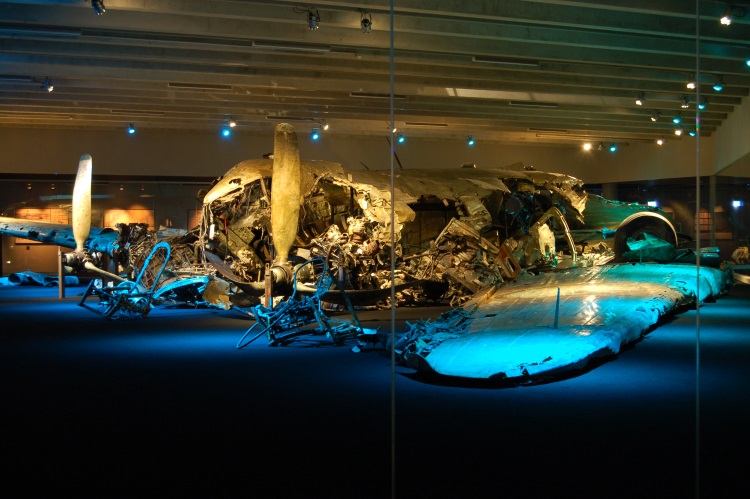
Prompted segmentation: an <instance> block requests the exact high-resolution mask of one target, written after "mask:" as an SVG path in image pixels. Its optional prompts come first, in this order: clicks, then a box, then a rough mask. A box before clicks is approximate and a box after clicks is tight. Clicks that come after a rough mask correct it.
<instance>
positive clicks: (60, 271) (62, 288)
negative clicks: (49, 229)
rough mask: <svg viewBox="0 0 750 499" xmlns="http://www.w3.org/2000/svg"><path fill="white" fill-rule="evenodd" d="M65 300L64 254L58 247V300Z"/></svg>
mask: <svg viewBox="0 0 750 499" xmlns="http://www.w3.org/2000/svg"><path fill="white" fill-rule="evenodd" d="M63 298H65V269H64V268H63V252H62V248H61V247H60V246H58V247H57V299H58V300H62V299H63Z"/></svg>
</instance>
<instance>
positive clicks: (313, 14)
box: [307, 8, 320, 29]
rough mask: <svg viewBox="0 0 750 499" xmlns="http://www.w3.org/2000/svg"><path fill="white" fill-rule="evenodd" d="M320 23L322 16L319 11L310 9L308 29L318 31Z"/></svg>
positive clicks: (308, 12)
mask: <svg viewBox="0 0 750 499" xmlns="http://www.w3.org/2000/svg"><path fill="white" fill-rule="evenodd" d="M319 22H320V14H319V13H318V11H317V9H314V8H312V9H308V11H307V28H308V29H318V28H319V26H318V23H319Z"/></svg>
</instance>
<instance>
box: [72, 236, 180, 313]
mask: <svg viewBox="0 0 750 499" xmlns="http://www.w3.org/2000/svg"><path fill="white" fill-rule="evenodd" d="M170 257H171V247H170V245H169V243H167V242H166V241H161V242H159V243H156V244H155V245H154V246H153V248H152V249H151V252H150V253H149V255H148V257H147V258H146V260H145V262H144V263H143V266H142V267H141V271H140V273H139V274H138V276H137V277H136V279H135V280H134V281H122V282H120V283H118V284H117V285H114V286H101V287H99V286H98V284H99V283H100V282H101V281H100V280H96V279H95V280H92V281H91V282H90V283H89V286H88V288H86V291H85V292H84V293H83V295H82V296H81V299H80V301H79V302H78V305H79V306H81V307H83V308H85V309H87V310H90V311H92V312H94V313H97V314H99V315H101V316H103V317H105V318H107V319H114V318H119V317H141V318H145V317H146V316H147V315H148V313H149V312H150V311H151V307H152V299H153V295H154V290H155V289H156V286H157V284H158V283H159V280H160V279H161V276H162V274H163V273H164V269H165V268H166V267H167V264H168V263H169V259H170ZM152 265H153V267H154V268H156V267H158V270H156V271H154V268H152ZM146 282H148V283H151V284H150V287H148V288H147V287H146V285H144V283H146ZM90 296H96V297H97V298H98V302H97V303H96V305H93V306H92V305H91V304H87V303H86V300H87V299H88V298H89V297H90Z"/></svg>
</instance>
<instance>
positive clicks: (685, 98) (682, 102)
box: [680, 95, 690, 109]
mask: <svg viewBox="0 0 750 499" xmlns="http://www.w3.org/2000/svg"><path fill="white" fill-rule="evenodd" d="M680 107H681V108H682V109H687V108H689V107H690V100H689V99H688V96H687V95H683V96H682V97H681V98H680Z"/></svg>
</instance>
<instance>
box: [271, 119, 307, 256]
mask: <svg viewBox="0 0 750 499" xmlns="http://www.w3.org/2000/svg"><path fill="white" fill-rule="evenodd" d="M300 176H301V173H300V159H299V144H298V143H297V133H296V132H295V131H294V127H293V126H292V125H290V124H288V123H280V124H278V125H277V126H276V130H275V131H274V137H273V176H272V177H271V179H272V180H271V230H272V231H273V245H274V248H275V250H276V258H275V260H274V263H275V264H278V263H285V262H286V261H288V260H289V250H290V249H291V248H292V244H294V239H295V237H296V235H297V224H298V222H299V210H300V206H299V202H300Z"/></svg>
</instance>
